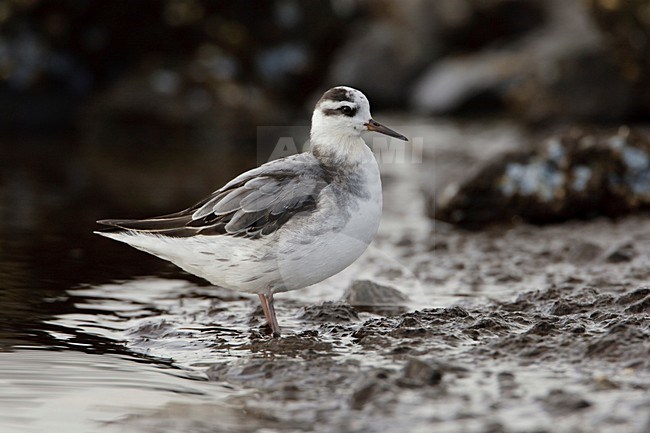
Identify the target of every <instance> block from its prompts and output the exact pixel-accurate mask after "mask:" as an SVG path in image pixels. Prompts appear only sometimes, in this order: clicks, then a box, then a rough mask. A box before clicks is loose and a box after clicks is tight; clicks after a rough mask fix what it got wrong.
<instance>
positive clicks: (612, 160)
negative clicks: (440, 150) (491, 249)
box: [429, 127, 650, 228]
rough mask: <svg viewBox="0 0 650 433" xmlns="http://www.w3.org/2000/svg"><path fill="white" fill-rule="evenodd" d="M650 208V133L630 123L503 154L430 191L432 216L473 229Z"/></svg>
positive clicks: (570, 133)
mask: <svg viewBox="0 0 650 433" xmlns="http://www.w3.org/2000/svg"><path fill="white" fill-rule="evenodd" d="M437 187H438V188H440V186H437ZM649 206H650V136H649V135H648V133H647V132H631V131H630V130H629V129H628V128H625V127H621V128H620V129H619V131H618V133H616V134H608V133H603V132H586V131H583V130H580V129H577V128H574V129H571V130H569V131H568V132H566V133H564V134H560V135H557V136H553V137H551V138H549V139H548V140H546V141H545V142H543V143H542V144H541V145H540V146H539V147H538V148H537V149H534V150H531V151H523V152H517V153H505V154H502V155H500V156H497V157H495V158H493V159H492V160H490V161H489V162H487V163H485V164H484V165H482V166H481V167H479V168H478V169H477V171H475V172H470V173H468V176H467V177H466V178H465V179H464V180H462V181H459V182H453V183H450V184H447V185H446V186H445V187H444V188H443V192H442V193H441V194H438V195H437V196H434V195H433V194H429V215H430V216H431V217H432V218H435V219H439V220H442V221H447V222H450V223H453V224H457V225H459V226H464V227H468V228H472V227H474V228H477V227H481V226H484V225H486V224H489V223H494V222H509V221H512V220H525V221H528V222H532V223H552V222H559V221H564V220H566V219H570V218H590V217H595V216H599V215H606V216H616V215H622V214H625V213H628V212H633V211H635V210H639V209H644V208H648V207H649Z"/></svg>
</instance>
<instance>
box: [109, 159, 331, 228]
mask: <svg viewBox="0 0 650 433" xmlns="http://www.w3.org/2000/svg"><path fill="white" fill-rule="evenodd" d="M312 158H313V157H312ZM328 183H329V181H328V179H327V176H326V174H325V173H324V172H323V170H322V169H321V168H320V165H319V164H318V163H315V162H314V161H313V160H312V159H310V158H308V157H305V156H303V155H302V154H301V155H296V156H294V157H290V158H285V159H282V160H277V161H272V162H271V163H267V164H265V165H262V166H260V167H258V168H256V169H254V170H251V171H248V172H246V173H243V174H242V175H240V176H238V177H236V178H235V179H233V180H232V181H230V182H229V183H228V184H226V185H225V186H224V187H223V188H221V189H219V190H217V191H215V192H214V193H212V194H211V195H210V196H208V197H206V198H205V199H203V200H202V201H200V202H199V203H197V204H195V205H194V206H192V207H190V208H188V209H185V210H183V211H181V212H178V213H175V214H170V215H164V216H160V217H155V218H148V219H144V220H100V221H98V223H100V224H105V225H110V226H113V228H112V229H109V230H135V231H141V232H151V233H159V234H164V235H168V236H179V237H182V236H192V235H195V234H204V235H231V236H244V237H251V238H255V237H260V236H264V235H268V234H271V233H273V232H275V231H276V230H278V229H279V228H280V227H282V226H283V225H284V224H285V223H286V222H287V221H289V220H290V219H291V218H292V217H293V216H294V215H296V214H298V213H301V212H310V211H313V210H315V209H316V205H317V198H318V195H319V194H320V192H321V190H322V189H323V188H324V187H325V186H326V185H327V184H328Z"/></svg>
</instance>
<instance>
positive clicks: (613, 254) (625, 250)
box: [605, 242, 637, 263]
mask: <svg viewBox="0 0 650 433" xmlns="http://www.w3.org/2000/svg"><path fill="white" fill-rule="evenodd" d="M636 255H637V253H636V250H635V248H634V244H632V243H631V242H629V243H626V244H624V245H620V246H616V247H614V248H612V249H611V250H609V251H608V252H607V253H606V259H605V260H607V262H608V263H625V262H630V261H632V260H633V259H634V257H636Z"/></svg>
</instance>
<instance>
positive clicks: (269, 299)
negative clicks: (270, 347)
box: [258, 293, 280, 337]
mask: <svg viewBox="0 0 650 433" xmlns="http://www.w3.org/2000/svg"><path fill="white" fill-rule="evenodd" d="M258 296H259V297H260V302H261V303H262V311H264V317H266V323H267V325H269V326H270V327H271V332H272V333H273V337H279V336H280V325H279V324H278V319H277V318H276V317H275V307H274V306H273V293H269V294H268V295H265V294H262V293H260V294H259V295H258Z"/></svg>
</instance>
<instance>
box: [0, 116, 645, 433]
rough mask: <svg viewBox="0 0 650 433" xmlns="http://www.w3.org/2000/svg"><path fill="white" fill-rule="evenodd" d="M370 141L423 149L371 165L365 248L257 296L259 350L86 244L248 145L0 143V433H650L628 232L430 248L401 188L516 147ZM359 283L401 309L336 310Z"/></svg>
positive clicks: (213, 314)
mask: <svg viewBox="0 0 650 433" xmlns="http://www.w3.org/2000/svg"><path fill="white" fill-rule="evenodd" d="M387 124H390V125H393V126H395V128H396V129H398V130H400V131H405V132H407V133H408V135H409V136H411V137H414V136H420V137H426V139H425V146H427V149H429V150H425V154H424V160H423V161H419V162H418V161H415V162H414V160H411V159H409V160H408V161H407V162H405V161H401V162H400V161H395V160H390V161H389V160H384V159H381V158H380V159H381V161H380V163H381V165H382V167H381V169H382V177H383V183H384V202H385V204H384V217H383V220H382V225H381V227H380V230H379V233H378V236H377V238H376V240H375V242H374V243H373V244H372V245H371V247H370V248H369V249H368V251H367V253H366V254H364V256H362V257H361V258H360V259H359V261H358V262H357V263H355V264H354V265H352V266H351V267H350V268H348V269H347V270H345V271H344V272H342V273H341V274H339V275H337V276H335V277H333V278H331V279H330V280H327V281H325V282H323V283H320V284H318V285H316V286H314V287H311V288H308V289H305V290H302V291H299V292H292V293H287V294H281V295H279V296H278V297H277V309H278V317H279V320H280V325H281V327H282V329H283V338H281V339H279V340H277V339H270V338H269V337H268V336H267V335H266V334H265V330H264V328H263V327H262V312H261V308H260V307H259V305H258V301H257V299H256V298H255V297H251V296H248V295H241V294H237V293H233V292H230V291H227V290H225V289H220V288H215V287H211V286H209V285H207V284H206V283H205V282H202V281H200V280H198V279H196V278H194V277H191V276H188V275H187V274H184V273H182V272H180V271H178V270H177V269H175V268H174V267H173V266H171V265H168V264H166V263H165V262H163V261H161V260H158V259H156V258H154V257H150V256H148V255H147V254H144V253H141V252H138V251H136V250H134V249H131V248H129V247H127V246H125V245H122V244H119V243H116V242H112V241H109V240H106V239H103V238H100V237H98V236H96V235H93V234H92V231H93V230H95V229H96V228H97V227H96V225H95V223H94V221H95V220H96V219H100V218H107V217H108V218H110V217H134V218H137V217H145V216H151V215H154V214H161V213H168V212H170V211H174V210H177V209H180V208H182V207H183V206H187V205H190V204H192V203H193V202H194V201H196V200H197V199H199V198H200V197H202V196H203V195H204V194H206V193H208V192H210V191H212V190H213V189H215V188H216V187H218V186H219V185H221V184H223V183H224V182H225V181H227V180H228V179H230V178H231V177H232V176H233V175H235V174H237V173H239V172H241V171H243V170H244V169H246V168H248V167H251V166H253V165H255V164H256V161H255V160H256V159H257V158H256V155H255V154H254V152H253V151H251V150H250V149H251V148H252V147H251V146H248V147H243V148H241V149H238V148H222V149H220V152H217V149H213V148H211V147H205V148H201V147H198V148H197V147H194V148H191V149H190V148H185V147H183V146H173V145H172V146H168V147H162V148H159V149H156V151H155V152H142V151H141V150H140V151H139V152H136V151H134V150H130V149H129V148H128V146H126V147H125V146H119V145H116V146H114V147H111V146H108V147H106V146H104V148H102V147H99V146H97V145H94V146H93V145H88V144H81V143H83V142H82V141H79V140H71V139H64V138H56V137H55V138H47V139H38V140H32V141H24V140H23V141H15V140H7V139H5V140H4V141H2V142H1V143H0V291H1V294H2V296H0V311H1V314H0V431H2V432H5V431H6V432H43V431H48V432H72V433H74V432H89V431H107V432H111V431H120V432H131V431H133V432H162V431H183V432H254V431H269V432H271V431H287V432H293V431H324V432H341V431H353V432H374V431H380V430H381V431H394V432H402V431H411V432H429V431H432V429H433V430H434V431H439V432H477V433H478V432H488V431H489V432H502V431H504V432H505V431H507V432H639V433H646V432H648V431H650V415H649V414H650V361H649V359H650V337H649V336H650V317H649V310H648V308H649V307H648V302H649V300H650V289H648V286H647V283H648V281H650V242H648V241H650V237H649V235H648V233H650V222H649V221H648V218H647V216H644V215H638V216H631V217H628V218H626V219H622V220H619V221H609V220H595V221H591V222H571V223H567V224H563V225H558V226H551V227H543V228H540V227H532V226H516V227H505V228H500V229H494V230H487V231H485V232H475V233H471V232H463V231H458V230H456V229H453V228H451V227H448V226H435V227H434V226H433V225H432V224H431V223H430V222H429V221H428V220H427V219H426V218H425V217H424V203H423V199H422V196H421V194H420V188H421V187H420V182H419V178H420V176H421V175H422V173H426V172H427V171H428V170H435V169H436V166H435V160H436V159H435V152H442V151H445V149H451V150H452V151H453V152H462V151H463V149H464V147H463V146H468V147H472V146H474V147H478V148H481V147H483V146H486V145H487V144H489V145H490V146H506V145H508V144H509V143H510V144H512V143H514V142H517V141H518V140H520V139H521V135H522V133H521V131H520V130H519V129H518V128H517V127H515V126H512V125H491V126H490V125H487V126H486V125H479V126H471V125H470V126H466V125H457V124H453V123H443V122H440V123H437V124H435V125H431V124H430V122H429V123H424V122H416V121H411V122H406V121H405V122H403V124H402V125H400V122H399V119H394V120H393V121H390V122H387ZM621 248H623V249H624V251H625V252H626V254H627V255H626V256H625V257H627V259H625V260H624V261H611V260H609V259H607V257H609V256H611V253H612V251H614V252H615V251H616V250H617V249H621ZM630 251H631V253H630ZM619 256H620V255H619ZM617 257H618V256H617ZM360 279H361V280H364V279H365V280H372V281H376V282H379V283H382V284H386V285H389V286H391V287H392V288H394V289H397V290H399V291H400V292H401V293H402V294H404V295H406V296H407V297H408V301H407V302H405V303H404V304H403V305H400V306H397V307H399V308H396V309H393V310H391V309H386V308H381V309H374V310H373V309H368V308H357V309H355V308H352V307H351V306H350V305H348V304H347V303H345V302H342V301H341V300H342V297H343V294H344V292H345V290H346V288H348V287H349V286H350V285H351V283H352V281H354V280H360ZM383 307H386V306H385V305H384V306H383Z"/></svg>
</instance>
